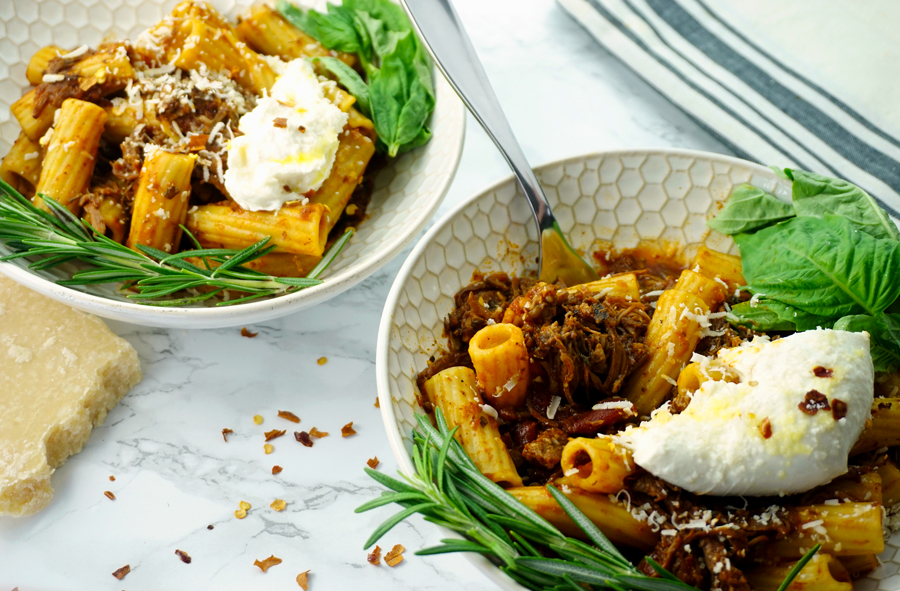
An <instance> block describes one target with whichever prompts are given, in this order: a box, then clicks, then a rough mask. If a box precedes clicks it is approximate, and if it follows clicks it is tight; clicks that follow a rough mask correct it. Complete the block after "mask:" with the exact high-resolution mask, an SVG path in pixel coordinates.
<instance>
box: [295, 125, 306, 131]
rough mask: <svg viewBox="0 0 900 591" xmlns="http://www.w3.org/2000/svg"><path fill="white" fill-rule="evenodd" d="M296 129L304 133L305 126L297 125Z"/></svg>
mask: <svg viewBox="0 0 900 591" xmlns="http://www.w3.org/2000/svg"><path fill="white" fill-rule="evenodd" d="M297 129H298V130H300V133H306V128H305V127H303V126H302V125H301V126H300V127H298V128H297Z"/></svg>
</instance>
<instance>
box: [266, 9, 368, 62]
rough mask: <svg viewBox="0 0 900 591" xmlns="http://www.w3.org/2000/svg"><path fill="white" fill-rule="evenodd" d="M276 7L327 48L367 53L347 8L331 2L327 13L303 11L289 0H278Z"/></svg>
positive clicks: (289, 20)
mask: <svg viewBox="0 0 900 591" xmlns="http://www.w3.org/2000/svg"><path fill="white" fill-rule="evenodd" d="M276 8H277V10H278V12H280V13H281V15H282V16H283V17H284V18H285V20H287V21H288V22H289V23H291V24H292V25H294V26H295V27H297V28H298V29H300V30H301V31H303V32H305V33H306V34H308V35H309V36H311V37H313V38H315V39H316V40H317V41H318V42H319V43H321V44H322V45H324V46H325V47H326V48H327V49H334V50H336V51H343V52H346V53H365V50H366V47H365V45H364V44H363V43H361V42H360V38H359V35H358V34H357V32H356V28H355V27H354V26H353V15H352V13H350V12H349V11H347V9H346V8H343V7H341V6H336V5H334V4H329V5H328V13H327V14H323V13H321V12H317V11H315V10H307V11H306V12H303V11H302V10H301V9H299V8H297V7H296V6H294V5H293V4H291V3H290V2H288V1H287V0H278V1H277V3H276Z"/></svg>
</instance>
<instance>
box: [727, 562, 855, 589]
mask: <svg viewBox="0 0 900 591" xmlns="http://www.w3.org/2000/svg"><path fill="white" fill-rule="evenodd" d="M796 564H797V563H796V562H786V563H780V564H762V565H759V566H756V567H752V568H748V569H746V570H744V575H745V576H746V577H747V582H748V583H750V586H751V587H752V588H753V591H777V590H778V589H779V588H780V587H781V583H782V581H784V579H785V577H787V574H788V573H789V572H790V571H791V569H792V568H794V565H796ZM787 591H853V583H851V581H850V573H849V572H847V569H846V568H844V566H843V565H842V564H841V562H840V561H839V560H838V559H837V558H835V557H834V556H830V555H828V554H824V553H818V554H816V555H815V556H813V557H812V559H811V560H810V561H809V562H808V563H806V566H804V567H803V569H802V570H801V571H800V573H799V574H798V575H797V577H796V578H795V579H794V580H793V581H792V582H791V584H790V586H788V588H787Z"/></svg>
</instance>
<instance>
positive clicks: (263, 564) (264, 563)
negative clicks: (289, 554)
mask: <svg viewBox="0 0 900 591" xmlns="http://www.w3.org/2000/svg"><path fill="white" fill-rule="evenodd" d="M276 564H281V559H280V558H275V556H274V555H272V556H269V557H268V558H266V559H265V560H255V561H253V565H254V566H258V567H259V568H260V569H261V570H262V572H266V571H268V570H269V568H271V567H273V566H275V565H276Z"/></svg>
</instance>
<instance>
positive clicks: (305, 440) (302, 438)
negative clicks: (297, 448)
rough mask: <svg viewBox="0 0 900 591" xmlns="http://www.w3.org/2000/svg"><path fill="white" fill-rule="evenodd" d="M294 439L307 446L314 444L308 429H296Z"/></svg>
mask: <svg viewBox="0 0 900 591" xmlns="http://www.w3.org/2000/svg"><path fill="white" fill-rule="evenodd" d="M294 439H296V440H297V441H299V442H300V443H302V444H303V445H305V446H306V447H312V446H313V440H312V439H310V438H309V433H307V432H306V431H294Z"/></svg>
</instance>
